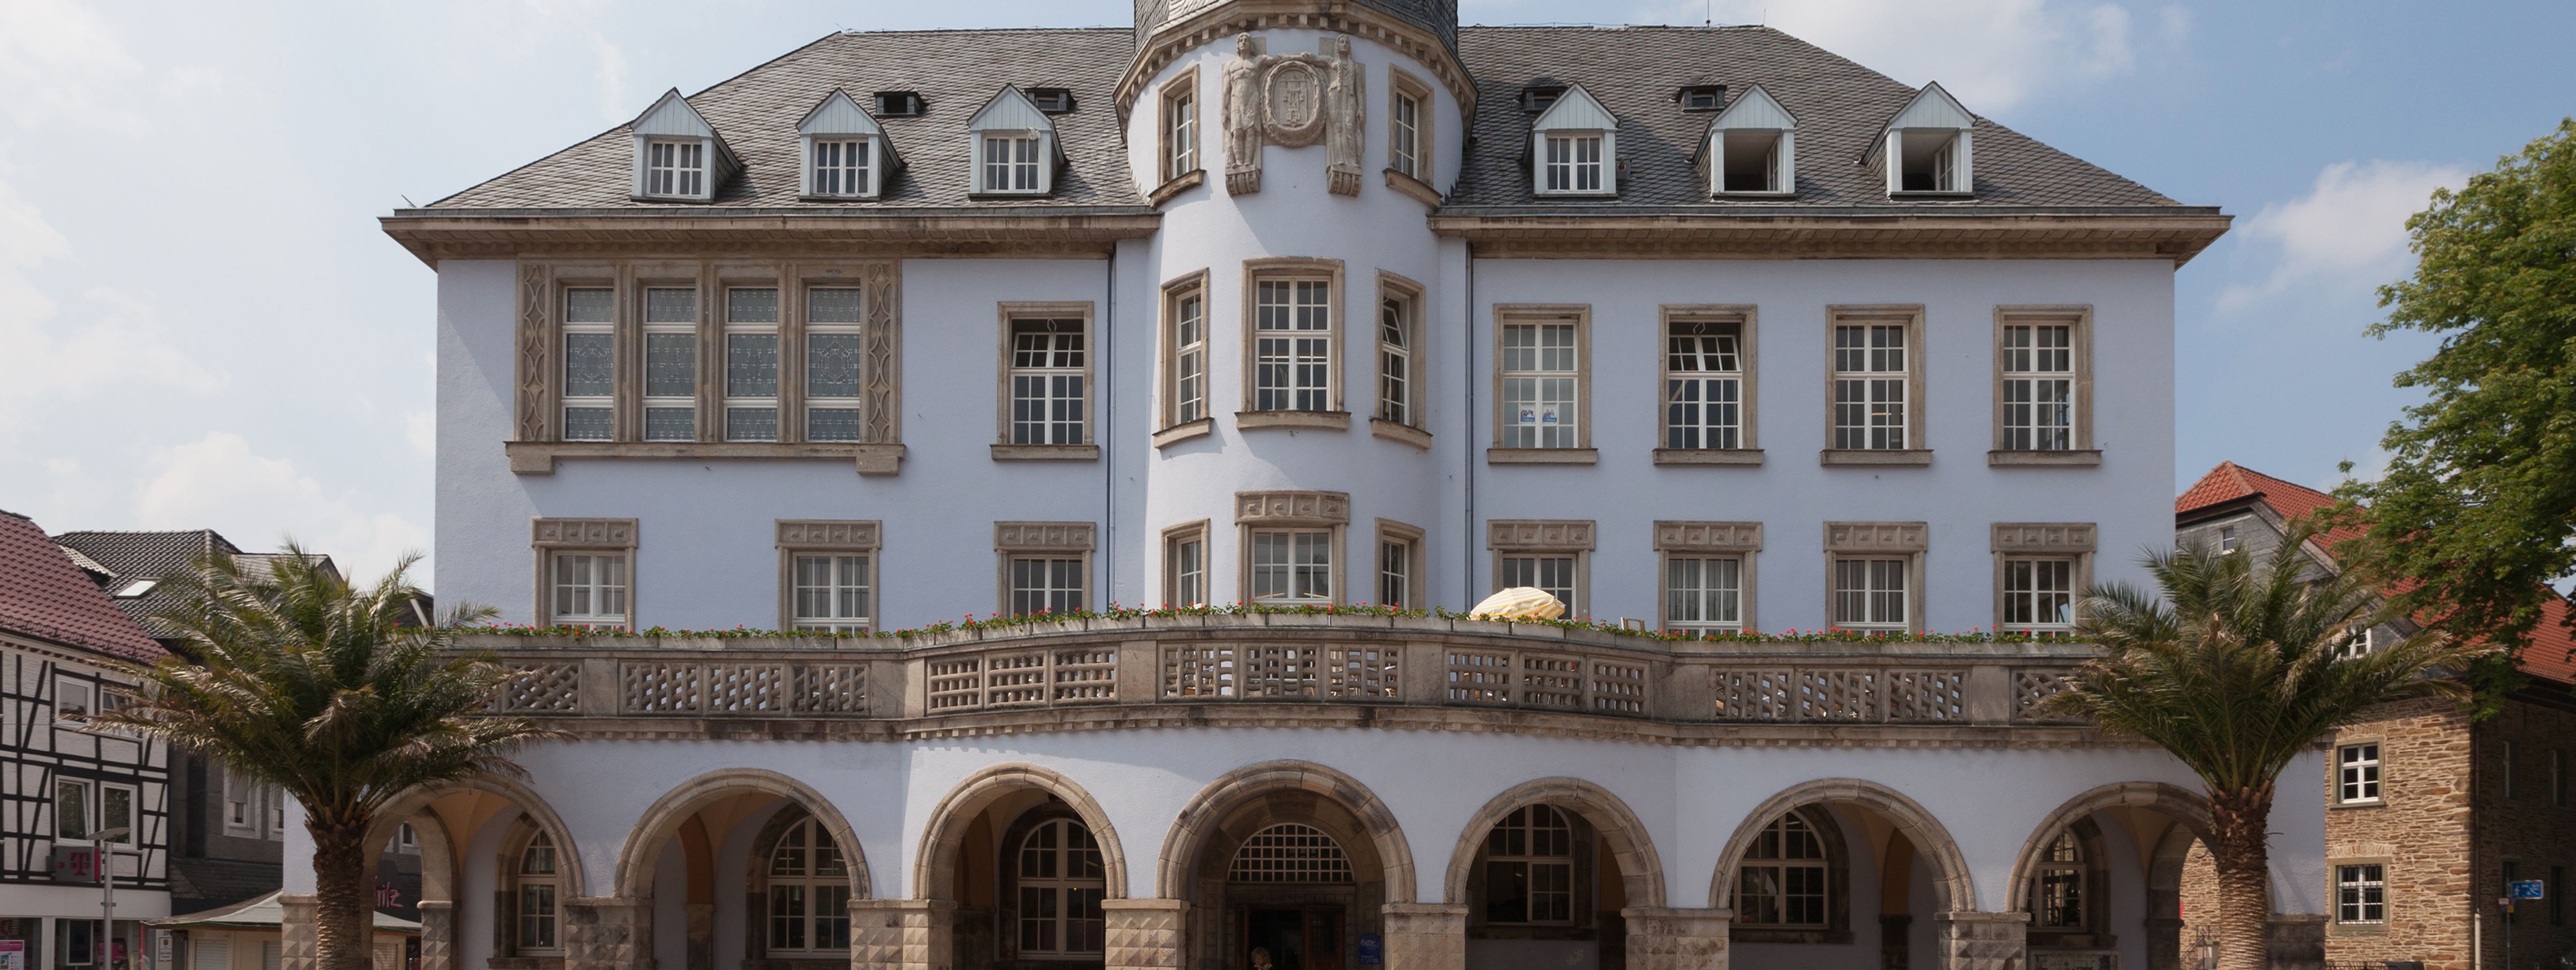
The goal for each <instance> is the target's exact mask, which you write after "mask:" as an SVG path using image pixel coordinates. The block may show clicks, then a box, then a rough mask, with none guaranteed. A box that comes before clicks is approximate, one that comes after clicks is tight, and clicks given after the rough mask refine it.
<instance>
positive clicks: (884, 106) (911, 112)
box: [877, 91, 929, 118]
mask: <svg viewBox="0 0 2576 970" xmlns="http://www.w3.org/2000/svg"><path fill="white" fill-rule="evenodd" d="M928 108H929V106H928V105H926V104H923V103H922V100H921V92H919V91H879V92H877V117H879V118H913V117H919V116H920V115H921V113H922V112H923V111H925V110H927V109H928Z"/></svg>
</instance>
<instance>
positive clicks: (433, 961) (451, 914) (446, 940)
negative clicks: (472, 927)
mask: <svg viewBox="0 0 2576 970" xmlns="http://www.w3.org/2000/svg"><path fill="white" fill-rule="evenodd" d="M455 961H456V903H455V902H453V901H451V900H445V899H424V900H421V901H420V970H453V968H454V967H455V965H456V964H455Z"/></svg>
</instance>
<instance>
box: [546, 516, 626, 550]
mask: <svg viewBox="0 0 2576 970" xmlns="http://www.w3.org/2000/svg"><path fill="white" fill-rule="evenodd" d="M530 521H531V522H532V523H533V524H532V525H531V526H530V529H529V537H528V541H529V543H530V544H532V545H534V546H536V547H537V548H539V549H633V548H635V533H636V531H637V529H636V525H635V520H634V519H533V520H530Z"/></svg>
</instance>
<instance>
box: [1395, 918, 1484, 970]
mask: <svg viewBox="0 0 2576 970" xmlns="http://www.w3.org/2000/svg"><path fill="white" fill-rule="evenodd" d="M1380 912H1381V913H1383V914H1384V915H1385V917H1386V941H1385V942H1386V970H1467V906H1466V904H1464V903H1388V904H1386V906H1385V907H1384V908H1383V909H1381V910H1380Z"/></svg>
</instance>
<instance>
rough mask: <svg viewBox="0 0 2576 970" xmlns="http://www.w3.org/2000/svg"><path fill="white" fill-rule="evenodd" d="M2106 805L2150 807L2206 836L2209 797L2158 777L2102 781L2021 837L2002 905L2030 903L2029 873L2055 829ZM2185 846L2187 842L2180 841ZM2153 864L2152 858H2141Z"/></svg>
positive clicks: (2196, 834)
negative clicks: (2102, 782) (2024, 836)
mask: <svg viewBox="0 0 2576 970" xmlns="http://www.w3.org/2000/svg"><path fill="white" fill-rule="evenodd" d="M2106 808H2144V809H2149V810H2152V811H2154V812H2156V813H2158V814H2161V815H2163V816H2165V817H2166V818H2170V819H2173V820H2174V822H2175V823H2176V824H2179V825H2181V826H2182V827H2183V829H2184V830H2186V831H2188V832H2190V833H2191V835H2192V837H2193V838H2196V839H2199V840H2201V841H2203V842H2207V841H2208V840H2209V833H2210V820H2209V800H2208V799H2206V798H2202V797H2201V796H2200V795H2199V794H2197V793H2195V792H2193V791H2191V790H2190V789H2186V788H2181V787H2178V786H2175V785H2168V784H2165V783H2163V782H2160V781H2124V782H2119V783H2116V784H2109V785H2104V786H2102V787H2100V788H2096V789H2093V790H2092V791H2088V792H2085V793H2083V794H2081V795H2077V796H2075V797H2073V798H2070V799H2067V800H2066V804H2063V805H2060V806H2058V807H2057V810H2056V811H2054V812H2050V813H2048V818H2047V819H2046V820H2044V821H2042V822H2040V823H2039V827H2038V828H2036V829H2032V830H2031V833H2030V838H2028V839H2025V840H2023V842H2022V844H2021V854H2020V855H2017V856H2015V857H2013V867H2012V879H2011V880H2010V881H2007V882H2006V883H2004V892H2005V893H2006V895H2005V897H2004V900H2003V901H2004V905H2005V906H2006V907H2007V908H2008V909H2010V910H2012V911H2015V912H2018V911H2020V910H2022V909H2024V908H2025V907H2027V906H2028V905H2029V900H2030V879H2031V873H2032V872H2033V871H2034V870H2035V869H2036V868H2037V867H2038V865H2039V856H2040V854H2041V853H2043V852H2046V851H2048V844H2049V842H2050V841H2051V840H2054V839H2056V838H2057V833H2058V832H2060V831H2063V830H2065V829H2066V827H2067V826H2070V825H2073V824H2075V822H2076V821H2077V820H2078V819H2082V818H2084V817H2085V816H2087V815H2091V814H2093V813H2094V812H2098V811H2101V810H2103V809H2106ZM2183 846H2184V847H2185V848H2186V849H2187V848H2189V847H2190V843H2189V842H2185V843H2183ZM2144 861H2147V862H2149V864H2150V865H2152V864H2153V860H2144Z"/></svg>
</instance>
